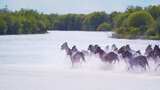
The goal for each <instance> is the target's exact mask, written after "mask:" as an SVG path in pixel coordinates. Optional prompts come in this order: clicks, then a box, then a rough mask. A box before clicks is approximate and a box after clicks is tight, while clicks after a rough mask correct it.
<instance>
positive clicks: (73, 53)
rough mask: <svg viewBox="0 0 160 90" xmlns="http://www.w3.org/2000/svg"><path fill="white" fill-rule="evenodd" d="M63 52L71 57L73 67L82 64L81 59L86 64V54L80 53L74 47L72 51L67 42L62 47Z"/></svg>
mask: <svg viewBox="0 0 160 90" xmlns="http://www.w3.org/2000/svg"><path fill="white" fill-rule="evenodd" d="M61 50H65V51H66V53H67V55H69V56H70V59H71V63H72V67H73V66H74V64H75V63H80V62H81V59H82V60H83V61H84V62H85V57H84V54H83V53H82V52H80V51H78V49H77V48H76V46H73V47H72V49H70V48H69V46H68V44H67V42H65V43H63V44H62V45H61Z"/></svg>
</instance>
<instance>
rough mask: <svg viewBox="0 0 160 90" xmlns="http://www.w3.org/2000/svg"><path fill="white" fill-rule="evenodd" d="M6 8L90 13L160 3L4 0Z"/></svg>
mask: <svg viewBox="0 0 160 90" xmlns="http://www.w3.org/2000/svg"><path fill="white" fill-rule="evenodd" d="M4 1H5V0H4ZM5 2H6V3H7V5H8V8H9V9H11V10H19V9H21V8H27V9H35V10H38V11H40V12H44V13H59V14H66V13H90V12H93V11H106V12H109V13H110V12H112V11H124V10H125V9H126V8H127V7H128V6H130V5H133V6H137V5H138V6H143V7H144V6H148V5H155V4H160V0H6V1H5Z"/></svg>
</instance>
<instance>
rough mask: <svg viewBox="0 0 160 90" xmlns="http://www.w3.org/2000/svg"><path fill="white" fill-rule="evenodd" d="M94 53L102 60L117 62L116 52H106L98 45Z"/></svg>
mask: <svg viewBox="0 0 160 90" xmlns="http://www.w3.org/2000/svg"><path fill="white" fill-rule="evenodd" d="M96 53H98V54H99V57H100V59H101V60H102V61H103V62H108V63H110V64H112V63H113V62H114V63H115V62H116V61H118V62H119V58H118V55H117V54H116V53H114V52H109V53H106V52H105V51H104V50H102V49H101V48H100V47H97V49H96Z"/></svg>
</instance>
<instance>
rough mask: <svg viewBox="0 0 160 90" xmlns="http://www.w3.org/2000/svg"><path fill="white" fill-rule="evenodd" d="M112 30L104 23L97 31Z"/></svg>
mask: <svg viewBox="0 0 160 90" xmlns="http://www.w3.org/2000/svg"><path fill="white" fill-rule="evenodd" d="M111 28H112V27H111V25H110V24H109V23H107V22H104V23H102V24H100V25H99V26H98V27H97V31H111Z"/></svg>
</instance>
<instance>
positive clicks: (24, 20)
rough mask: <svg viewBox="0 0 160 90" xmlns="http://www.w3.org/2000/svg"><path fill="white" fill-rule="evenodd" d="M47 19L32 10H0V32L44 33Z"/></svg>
mask: <svg viewBox="0 0 160 90" xmlns="http://www.w3.org/2000/svg"><path fill="white" fill-rule="evenodd" d="M47 24H48V20H47V19H46V16H45V15H43V14H39V13H37V12H36V11H33V10H23V9H22V10H20V11H16V12H10V11H6V10H1V11H0V34H1V35H4V34H30V33H33V34H34V33H45V32H46V31H47V27H48V26H47Z"/></svg>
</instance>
